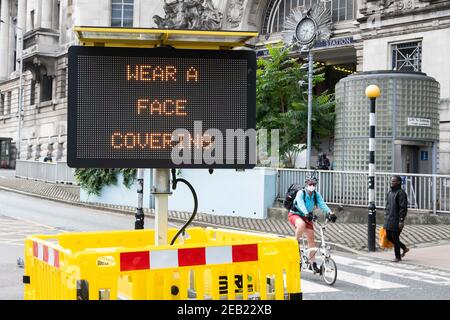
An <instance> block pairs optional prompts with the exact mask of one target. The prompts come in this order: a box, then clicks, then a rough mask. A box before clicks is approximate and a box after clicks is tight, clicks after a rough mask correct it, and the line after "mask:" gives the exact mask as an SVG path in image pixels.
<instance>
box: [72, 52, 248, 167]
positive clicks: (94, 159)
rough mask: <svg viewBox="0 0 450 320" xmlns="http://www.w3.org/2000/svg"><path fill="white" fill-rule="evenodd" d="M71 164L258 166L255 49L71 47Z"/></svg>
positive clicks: (84, 165)
mask: <svg viewBox="0 0 450 320" xmlns="http://www.w3.org/2000/svg"><path fill="white" fill-rule="evenodd" d="M68 98H69V101H68V165H69V166H70V167H78V168H89V167H95V168H116V167H117V168H252V167H254V166H255V162H256V161H255V156H256V135H255V134H254V131H255V130H254V129H255V122H256V119H255V118H256V116H255V114H256V54H255V53H254V52H252V51H230V50H227V51H221V50H211V51H210V50H178V49H172V48H155V49H134V48H133V49H130V48H109V47H79V46H74V47H71V48H70V49H69V97H68Z"/></svg>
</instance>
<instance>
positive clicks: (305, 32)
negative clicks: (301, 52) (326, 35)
mask: <svg viewBox="0 0 450 320" xmlns="http://www.w3.org/2000/svg"><path fill="white" fill-rule="evenodd" d="M316 34H317V25H316V23H315V21H314V20H313V19H311V18H309V17H306V18H304V19H302V20H301V21H300V22H299V23H298V25H297V28H295V37H296V38H297V42H298V43H299V44H300V45H301V46H306V45H309V44H311V43H312V42H314V40H315V38H316Z"/></svg>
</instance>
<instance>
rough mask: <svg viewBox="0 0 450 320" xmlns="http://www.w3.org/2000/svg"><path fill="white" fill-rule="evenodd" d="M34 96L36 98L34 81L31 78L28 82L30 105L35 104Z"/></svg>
mask: <svg viewBox="0 0 450 320" xmlns="http://www.w3.org/2000/svg"><path fill="white" fill-rule="evenodd" d="M35 98H36V81H35V80H31V84H30V105H31V106H32V105H33V104H35Z"/></svg>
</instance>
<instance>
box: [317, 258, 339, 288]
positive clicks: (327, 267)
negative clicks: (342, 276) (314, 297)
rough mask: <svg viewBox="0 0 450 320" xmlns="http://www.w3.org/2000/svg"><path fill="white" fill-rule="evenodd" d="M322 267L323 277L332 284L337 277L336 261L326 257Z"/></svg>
mask: <svg viewBox="0 0 450 320" xmlns="http://www.w3.org/2000/svg"><path fill="white" fill-rule="evenodd" d="M320 268H321V269H322V278H323V280H324V281H325V283H326V284H328V285H329V286H332V285H333V284H334V283H335V282H336V279H337V267H336V263H335V262H334V260H333V259H331V258H326V259H324V260H323V262H322V265H321V266H320Z"/></svg>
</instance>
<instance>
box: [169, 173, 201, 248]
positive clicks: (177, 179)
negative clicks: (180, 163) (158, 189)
mask: <svg viewBox="0 0 450 320" xmlns="http://www.w3.org/2000/svg"><path fill="white" fill-rule="evenodd" d="M178 182H183V183H184V184H186V185H187V186H188V188H189V189H190V190H191V192H192V195H193V197H194V211H193V212H192V216H191V217H190V218H189V220H188V221H187V222H186V223H185V224H184V226H182V227H181V229H180V230H178V232H177V234H176V235H175V237H173V239H172V241H171V242H170V245H171V246H172V245H173V244H174V243H175V241H176V240H177V239H178V237H179V236H180V234H182V233H183V232H184V230H185V229H186V228H187V226H188V225H189V224H190V223H191V222H192V220H194V218H195V215H196V214H197V208H198V199H197V194H196V193H195V190H194V187H193V186H192V185H191V184H190V183H189V182H188V181H187V180H185V179H181V178H177V177H176V172H175V169H172V189H173V190H175V189H176V188H177V183H178Z"/></svg>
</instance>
